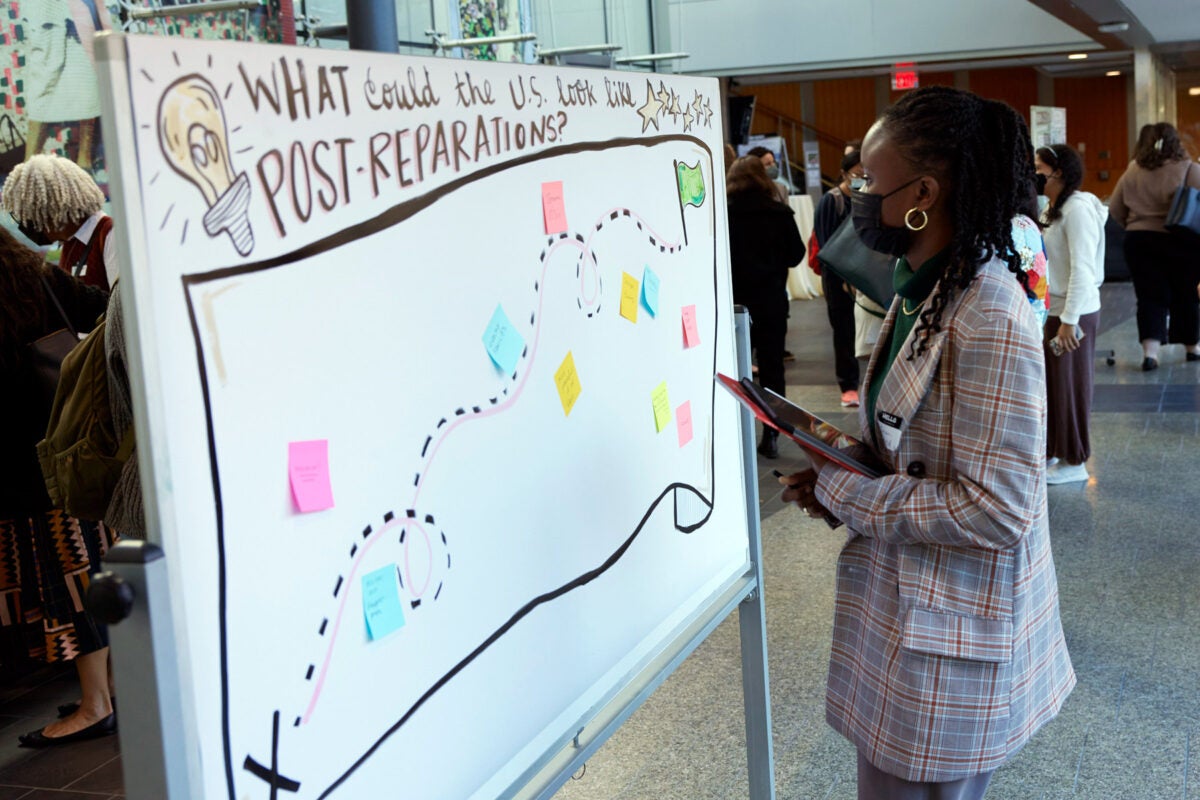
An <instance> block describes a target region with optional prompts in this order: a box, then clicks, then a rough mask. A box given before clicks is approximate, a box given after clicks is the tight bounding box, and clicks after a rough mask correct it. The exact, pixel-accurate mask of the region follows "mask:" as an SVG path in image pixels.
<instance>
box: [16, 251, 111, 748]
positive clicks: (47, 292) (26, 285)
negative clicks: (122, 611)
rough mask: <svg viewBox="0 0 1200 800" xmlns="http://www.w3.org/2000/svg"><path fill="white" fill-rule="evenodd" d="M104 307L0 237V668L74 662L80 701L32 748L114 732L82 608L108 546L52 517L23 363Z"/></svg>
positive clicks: (40, 426) (36, 411)
mask: <svg viewBox="0 0 1200 800" xmlns="http://www.w3.org/2000/svg"><path fill="white" fill-rule="evenodd" d="M51 293H53V297H52V296H51ZM55 300H57V301H58V304H59V305H60V306H61V307H62V312H60V311H59V310H58V308H57V307H56V306H55V302H54V301H55ZM106 303H107V294H106V293H105V292H104V291H102V290H100V289H98V288H95V287H91V286H86V285H84V284H83V283H82V282H81V281H79V280H77V279H76V278H73V277H71V275H69V274H67V273H66V272H64V271H63V270H60V269H55V268H53V267H50V266H48V265H46V264H45V263H44V262H43V261H42V258H41V256H40V255H39V254H38V253H36V252H34V251H32V250H29V249H28V248H26V247H24V246H23V245H21V244H20V243H19V242H18V241H17V240H16V238H15V237H14V236H13V235H12V234H11V233H9V232H8V231H7V230H6V229H4V228H0V386H3V387H4V389H3V391H0V641H2V646H0V658H3V659H4V660H5V662H6V663H5V666H6V667H11V666H12V662H13V661H16V660H21V659H33V660H39V661H45V662H55V661H71V660H73V661H74V662H75V667H76V669H77V671H78V672H79V677H80V685H81V689H82V697H83V700H82V702H81V704H80V705H79V706H78V707H77V706H75V705H74V704H71V705H70V706H64V707H63V708H62V709H61V713H63V715H64V718H63V719H61V720H58V721H56V722H53V723H51V724H50V725H47V726H46V727H45V728H43V729H39V730H37V731H34V732H32V733H29V734H26V735H24V736H22V737H20V738H21V743H22V744H23V745H25V746H28V747H45V746H48V745H53V744H63V743H66V742H72V741H78V740H80V739H86V738H92V737H95V736H102V735H106V734H109V733H112V732H114V731H115V730H116V722H115V717H114V715H113V710H112V699H111V696H110V691H109V684H108V677H109V676H108V646H107V644H108V643H107V641H105V638H104V632H103V630H102V629H100V628H98V627H97V625H96V624H95V622H94V621H93V620H92V618H91V617H90V616H89V615H88V613H87V611H86V610H85V609H84V607H83V597H84V592H85V590H86V589H87V585H88V580H89V576H90V573H92V572H94V571H96V570H98V569H99V568H100V559H101V557H102V556H103V555H104V553H105V552H107V549H108V547H109V545H110V544H111V543H112V537H111V535H110V534H109V533H108V531H107V530H106V529H105V527H104V526H103V525H101V524H99V523H96V522H86V521H82V520H77V519H74V518H72V517H68V516H67V515H66V514H65V513H64V512H63V511H61V510H60V509H55V508H51V505H50V498H49V497H48V496H47V494H46V485H45V482H44V481H43V479H42V471H41V468H40V467H39V466H38V461H37V453H36V450H35V445H36V443H37V441H38V440H39V439H41V438H42V436H43V434H44V433H45V431H46V423H47V420H48V417H49V413H50V409H49V407H48V406H47V405H46V403H45V401H44V399H42V398H41V397H40V395H39V393H38V392H36V391H35V389H34V386H33V380H32V370H31V368H30V359H29V355H28V345H29V343H31V342H33V341H35V340H37V339H39V338H41V337H42V336H45V335H46V334H49V333H51V332H53V331H56V330H58V329H60V328H63V327H65V325H64V322H63V314H64V313H65V314H66V317H67V319H69V320H70V322H71V326H72V327H73V328H75V330H76V331H78V332H81V333H83V332H87V331H89V330H91V329H92V328H93V327H94V326H95V324H96V319H97V318H98V317H99V316H100V314H102V313H103V312H104V308H105V304H106Z"/></svg>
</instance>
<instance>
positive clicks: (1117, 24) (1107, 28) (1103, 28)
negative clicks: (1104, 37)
mask: <svg viewBox="0 0 1200 800" xmlns="http://www.w3.org/2000/svg"><path fill="white" fill-rule="evenodd" d="M1096 30H1098V31H1100V32H1101V33H1121V32H1123V31H1127V30H1129V23H1128V22H1125V21H1122V20H1117V21H1113V22H1102V23H1101V24H1100V25H1098V26H1097V27H1096Z"/></svg>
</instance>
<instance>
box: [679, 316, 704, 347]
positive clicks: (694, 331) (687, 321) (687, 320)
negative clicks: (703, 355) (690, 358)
mask: <svg viewBox="0 0 1200 800" xmlns="http://www.w3.org/2000/svg"><path fill="white" fill-rule="evenodd" d="M698 344H700V329H699V328H698V327H697V326H696V307H695V306H684V307H683V346H684V348H688V347H695V346H696V345H698Z"/></svg>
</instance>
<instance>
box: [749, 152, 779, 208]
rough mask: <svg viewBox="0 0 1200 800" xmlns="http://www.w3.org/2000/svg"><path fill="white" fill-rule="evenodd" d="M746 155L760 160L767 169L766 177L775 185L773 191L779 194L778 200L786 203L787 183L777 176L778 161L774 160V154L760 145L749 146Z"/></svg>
mask: <svg viewBox="0 0 1200 800" xmlns="http://www.w3.org/2000/svg"><path fill="white" fill-rule="evenodd" d="M746 155H748V156H754V157H755V158H758V159H761V160H762V164H763V169H765V170H766V171H767V177H768V178H770V179H771V182H772V183H773V184H774V185H775V192H776V193H777V194H778V195H779V197H778V200H779V202H781V203H786V202H787V201H788V187H787V183H785V182H784V180H783V179H782V178H780V177H779V162H777V161H776V160H775V154H774V153H772V152H771V151H770V150H768V149H767V148H765V147H763V146H761V145H760V146H758V147H752V148H750V150H749V151H747V153H746Z"/></svg>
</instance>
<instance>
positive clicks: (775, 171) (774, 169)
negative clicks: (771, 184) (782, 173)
mask: <svg viewBox="0 0 1200 800" xmlns="http://www.w3.org/2000/svg"><path fill="white" fill-rule="evenodd" d="M766 169H767V177H768V178H770V179H771V180H775V179H777V178H778V177H779V165H778V164H772V165H771V166H769V167H767V168H766Z"/></svg>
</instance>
